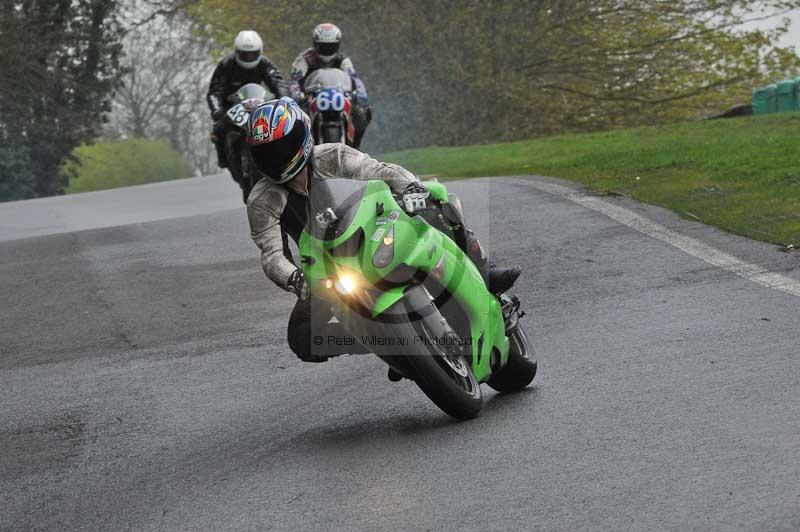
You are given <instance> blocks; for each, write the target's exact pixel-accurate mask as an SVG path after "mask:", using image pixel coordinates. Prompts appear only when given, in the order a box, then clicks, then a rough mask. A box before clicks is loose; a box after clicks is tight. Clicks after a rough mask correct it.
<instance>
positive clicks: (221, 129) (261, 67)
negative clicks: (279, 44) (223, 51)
mask: <svg viewBox="0 0 800 532" xmlns="http://www.w3.org/2000/svg"><path fill="white" fill-rule="evenodd" d="M233 46H234V51H233V53H232V54H230V55H228V56H226V57H225V58H223V59H222V61H220V62H219V64H218V65H217V68H216V69H215V70H214V74H213V75H212V76H211V82H210V83H209V85H208V94H207V95H206V100H207V101H208V108H209V110H211V119H212V120H213V121H214V129H213V131H212V133H211V141H212V142H213V143H214V146H215V147H216V149H217V164H218V165H219V167H220V168H227V167H228V161H227V157H226V154H225V126H224V122H223V121H222V117H223V116H224V115H225V111H227V110H228V108H229V107H230V106H231V102H229V101H228V96H230V95H231V94H234V93H235V92H236V91H238V90H239V89H240V88H241V87H242V86H244V85H247V84H248V83H258V84H261V83H263V84H265V85H266V86H267V88H268V89H269V90H270V91H272V93H273V94H275V95H276V96H277V97H281V96H286V95H288V94H289V89H288V87H287V85H286V81H285V80H284V79H283V76H282V75H281V73H280V71H279V70H278V69H277V67H276V66H275V65H273V64H272V62H271V61H270V60H269V59H267V58H266V57H264V56H263V55H261V53H262V51H263V48H264V44H263V42H262V41H261V37H260V36H259V35H258V33H256V32H255V31H252V30H245V31H240V32H239V34H238V35H237V36H236V39H235V40H234V42H233Z"/></svg>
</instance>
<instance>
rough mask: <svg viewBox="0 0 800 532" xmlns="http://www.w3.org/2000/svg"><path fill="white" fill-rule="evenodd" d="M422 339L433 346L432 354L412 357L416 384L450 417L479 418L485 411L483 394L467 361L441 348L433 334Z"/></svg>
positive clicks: (460, 355) (461, 418) (423, 335)
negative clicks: (482, 410)
mask: <svg viewBox="0 0 800 532" xmlns="http://www.w3.org/2000/svg"><path fill="white" fill-rule="evenodd" d="M420 336H421V337H422V338H425V339H426V343H429V344H431V345H430V347H429V348H428V351H429V354H428V355H418V356H413V355H412V356H410V357H408V363H409V365H411V367H412V368H413V369H414V374H415V375H414V382H416V383H417V386H419V388H420V390H422V391H423V393H424V394H425V395H427V396H428V398H429V399H430V400H431V401H433V403H434V404H435V405H436V406H438V407H439V408H441V409H442V410H443V411H444V412H445V413H447V414H448V415H450V416H452V417H454V418H456V419H460V420H466V419H472V418H475V417H477V416H478V414H480V411H481V408H483V394H482V393H481V386H480V384H479V383H478V380H477V379H476V378H475V375H473V374H472V368H471V367H470V364H469V361H468V360H467V358H466V357H465V356H463V355H462V354H461V353H460V352H458V353H452V350H450V349H447V348H445V347H443V346H441V345H437V343H436V341H435V340H436V339H435V337H432V336H431V335H429V334H426V333H423V334H421V335H420Z"/></svg>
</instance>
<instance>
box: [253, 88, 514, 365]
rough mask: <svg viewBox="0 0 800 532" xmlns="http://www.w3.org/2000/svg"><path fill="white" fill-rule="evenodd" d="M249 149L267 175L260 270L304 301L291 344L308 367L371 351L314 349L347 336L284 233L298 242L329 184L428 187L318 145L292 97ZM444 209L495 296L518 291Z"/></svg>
mask: <svg viewBox="0 0 800 532" xmlns="http://www.w3.org/2000/svg"><path fill="white" fill-rule="evenodd" d="M247 145H248V152H249V154H250V157H251V159H252V162H253V166H254V168H255V169H256V171H257V172H258V173H259V177H261V179H260V180H259V181H258V182H257V183H256V184H255V186H254V187H253V190H252V192H251V193H250V197H249V198H248V201H247V217H248V220H249V222H250V236H251V238H252V239H253V241H254V242H255V243H256V245H257V246H258V247H259V248H260V249H261V265H262V267H263V268H264V273H266V274H267V277H269V278H270V279H272V281H274V282H275V284H277V285H278V286H280V287H281V288H283V289H284V290H287V291H290V292H293V293H294V294H296V295H297V296H298V301H297V304H296V305H295V307H294V310H293V311H292V314H291V316H290V317H289V325H288V332H287V337H288V343H289V347H290V348H291V349H292V351H294V352H295V353H296V354H297V356H298V357H299V358H300V359H301V360H304V361H307V362H323V361H325V360H327V358H328V357H331V356H336V355H341V354H344V353H351V354H353V353H358V352H366V351H362V350H361V349H363V348H360V349H354V348H353V346H349V347H344V346H338V347H337V346H330V345H329V346H324V347H323V346H319V347H318V346H313V345H312V342H311V338H312V337H313V336H316V335H321V336H323V337H324V338H328V337H329V336H334V337H337V338H342V337H346V336H347V334H346V333H345V332H344V330H343V328H342V326H341V325H340V324H339V323H329V321H330V319H331V317H332V313H331V310H330V306H329V305H325V304H323V303H318V302H316V300H315V298H313V296H309V290H308V286H307V285H306V283H305V280H304V277H303V272H302V270H300V269H299V268H298V267H297V266H296V265H295V264H294V263H293V262H292V260H291V254H290V252H289V251H288V248H287V247H286V243H287V242H286V240H285V239H284V234H288V235H289V236H291V237H292V239H294V241H295V242H298V241H299V239H300V234H301V233H302V231H303V228H304V227H305V224H306V203H307V196H308V190H309V189H311V188H313V187H314V185H315V184H316V183H319V182H321V181H323V180H325V179H331V178H349V179H357V180H369V179H380V180H382V181H384V182H385V183H386V184H387V185H388V186H389V188H390V189H391V190H392V192H394V193H395V194H400V195H404V194H409V193H419V192H424V191H425V187H424V185H423V184H422V183H421V182H420V181H419V180H418V179H417V177H416V176H415V175H414V174H412V173H411V172H409V171H408V170H406V169H405V168H403V167H401V166H398V165H395V164H390V163H384V162H380V161H376V160H375V159H373V158H371V157H370V156H369V155H367V154H365V153H362V152H360V151H358V150H356V149H354V148H351V147H349V146H346V145H344V144H341V143H330V144H320V145H318V146H314V139H313V136H312V134H311V124H310V119H309V118H308V115H306V114H305V113H304V112H303V111H302V110H301V109H300V107H299V106H298V105H297V103H296V102H295V101H294V100H292V99H291V98H281V99H279V100H272V101H270V102H266V103H264V104H262V105H261V106H259V107H258V108H257V109H255V110H254V111H253V112H252V113H251V115H250V121H249V123H248V137H247ZM454 204H455V205H459V204H460V202H454ZM443 210H445V209H443ZM445 211H446V212H445V214H446V216H447V217H448V218H450V219H448V221H449V222H450V223H451V224H453V226H454V227H456V229H455V237H456V243H457V244H458V245H459V247H461V249H462V250H464V251H465V252H466V253H467V255H468V256H469V258H470V259H471V260H472V261H473V262H474V263H475V265H476V266H477V267H478V270H479V271H480V272H481V275H483V277H484V280H485V281H486V285H487V288H488V289H489V290H490V291H492V292H494V293H501V292H504V291H506V290H508V289H509V288H511V286H512V285H513V284H514V282H515V281H516V280H517V277H519V275H520V273H521V271H522V270H521V269H520V268H518V267H515V268H498V267H495V266H494V264H490V263H489V262H488V260H487V258H486V255H485V253H484V251H483V248H482V247H481V244H480V242H478V240H477V239H476V238H475V237H474V236H473V234H472V232H471V231H470V230H469V229H467V227H466V226H465V221H464V217H463V213H462V212H461V210H460V208H458V207H456V208H453V209H446V210H445Z"/></svg>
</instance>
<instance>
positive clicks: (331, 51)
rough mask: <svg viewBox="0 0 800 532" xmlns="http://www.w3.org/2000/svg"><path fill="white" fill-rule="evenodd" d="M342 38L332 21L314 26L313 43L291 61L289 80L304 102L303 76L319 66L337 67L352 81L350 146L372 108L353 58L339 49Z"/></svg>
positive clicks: (294, 93) (358, 142)
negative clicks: (351, 139)
mask: <svg viewBox="0 0 800 532" xmlns="http://www.w3.org/2000/svg"><path fill="white" fill-rule="evenodd" d="M341 42H342V32H341V30H339V28H338V27H337V26H336V25H335V24H331V23H330V22H324V23H322V24H319V25H318V26H317V27H316V28H314V33H313V38H312V43H313V46H312V47H311V48H308V49H306V50H304V51H302V52H301V53H300V54H299V55H298V56H297V58H295V60H294V63H292V79H291V81H290V82H289V91H290V93H291V96H292V98H294V99H295V101H296V102H298V103H299V104H301V105H303V104H304V103H305V99H306V95H305V93H304V92H303V91H304V90H305V88H304V84H305V80H306V78H307V77H308V75H309V74H311V73H312V72H314V71H315V70H318V69H320V68H338V69H340V70H343V71H344V72H346V73H347V74H348V75H349V76H350V79H351V80H352V81H353V88H354V98H353V110H352V118H353V127H354V128H355V137H354V139H353V147H354V148H356V149H358V148H359V147H360V146H361V139H362V138H363V137H364V132H365V131H366V129H367V126H368V125H369V123H370V122H371V121H372V109H371V108H370V106H369V99H368V98H367V89H366V87H365V86H364V82H363V81H361V78H359V77H358V74H357V73H356V69H355V67H353V62H352V61H351V60H350V58H349V57H347V56H345V55H344V54H343V53H342V52H340V51H339V45H340V44H341Z"/></svg>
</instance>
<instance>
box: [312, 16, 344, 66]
mask: <svg viewBox="0 0 800 532" xmlns="http://www.w3.org/2000/svg"><path fill="white" fill-rule="evenodd" d="M341 42H342V32H341V30H340V29H339V27H338V26H336V24H331V23H330V22H323V23H322V24H320V25H318V26H317V27H316V28H314V50H316V52H317V55H319V56H320V58H321V59H322V60H323V61H330V60H331V59H333V56H335V55H336V53H337V52H338V51H339V43H341Z"/></svg>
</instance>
